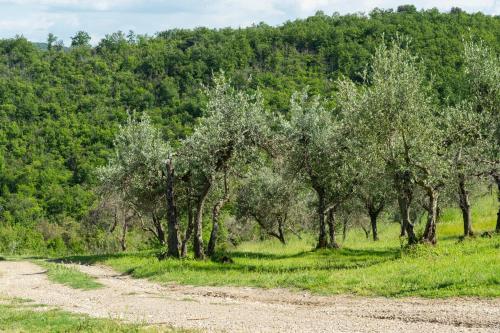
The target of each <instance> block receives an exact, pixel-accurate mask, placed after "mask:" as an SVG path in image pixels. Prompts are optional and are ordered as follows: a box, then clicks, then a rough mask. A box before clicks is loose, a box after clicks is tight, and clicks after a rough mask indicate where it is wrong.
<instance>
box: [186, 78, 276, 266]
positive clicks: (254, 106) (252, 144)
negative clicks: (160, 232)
mask: <svg viewBox="0 0 500 333" xmlns="http://www.w3.org/2000/svg"><path fill="white" fill-rule="evenodd" d="M206 94H207V97H208V102H207V104H206V106H205V108H204V117H203V118H202V119H201V120H200V122H199V123H198V124H197V125H196V126H195V128H194V132H193V134H192V135H191V136H189V137H188V138H187V139H185V140H184V141H183V143H182V147H181V149H180V153H179V155H180V158H181V160H182V163H183V168H184V169H185V170H188V171H187V172H189V174H190V179H191V183H192V186H193V188H194V189H195V192H196V194H195V198H196V199H195V201H196V203H195V208H194V211H195V214H194V223H193V224H194V225H193V227H194V228H193V231H194V239H193V247H194V255H195V257H196V258H197V259H202V258H204V257H205V251H204V245H203V238H202V228H203V225H202V222H203V211H204V206H205V202H206V199H207V197H208V195H209V193H210V191H211V189H212V188H213V186H214V184H215V182H216V181H217V179H221V178H224V177H220V175H221V174H224V173H227V172H229V171H230V170H231V169H232V168H233V167H234V166H235V165H238V163H239V162H240V161H241V160H244V159H251V158H252V156H253V154H252V151H253V150H255V148H256V147H258V146H259V145H260V144H261V143H262V141H263V140H265V139H266V138H267V137H268V135H267V134H266V133H265V132H266V128H267V126H266V115H265V112H264V107H263V101H262V96H261V95H260V93H259V92H257V93H246V92H242V91H237V90H235V89H234V88H233V87H232V86H231V85H230V83H229V82H228V81H227V80H226V79H225V78H224V76H223V75H219V76H217V77H215V78H214V85H213V87H211V88H207V89H206ZM227 186H230V184H227Z"/></svg>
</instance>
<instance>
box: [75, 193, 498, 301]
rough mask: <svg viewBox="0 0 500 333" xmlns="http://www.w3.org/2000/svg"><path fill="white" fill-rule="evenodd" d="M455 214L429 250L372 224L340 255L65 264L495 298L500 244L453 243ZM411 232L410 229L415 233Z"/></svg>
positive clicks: (299, 250) (489, 217)
mask: <svg viewBox="0 0 500 333" xmlns="http://www.w3.org/2000/svg"><path fill="white" fill-rule="evenodd" d="M495 212H496V201H495V198H494V197H493V196H488V197H484V198H482V199H480V200H478V201H477V204H476V206H474V208H473V217H474V230H475V231H476V234H478V235H479V234H480V233H481V232H482V231H486V230H489V231H491V230H493V229H494V225H495V217H496V216H495ZM460 221H461V220H460V214H459V211H458V210H457V209H448V210H446V212H445V213H444V214H443V216H442V220H441V222H440V224H439V226H438V234H439V242H438V245H437V246H435V247H432V246H426V245H420V246H417V247H415V248H413V249H410V250H408V249H404V248H403V247H402V246H401V245H402V244H403V240H400V239H399V237H398V235H399V225H398V224H394V223H393V224H389V223H388V224H382V225H380V228H379V229H380V238H381V240H380V241H379V242H373V241H371V240H367V239H366V238H365V236H364V234H363V233H362V232H360V231H356V230H353V231H351V232H350V233H349V234H348V238H347V239H346V241H345V242H344V244H342V249H340V250H321V251H313V250H311V249H312V248H313V246H314V242H315V240H314V238H312V237H304V238H303V239H302V240H298V239H297V238H291V239H290V242H289V244H288V245H287V246H282V245H281V244H280V243H278V242H275V241H265V242H258V243H254V242H252V243H244V244H242V245H240V246H239V247H237V248H235V249H233V250H231V251H230V252H229V255H230V256H231V258H232V259H233V260H234V263H232V264H224V263H216V262H212V261H208V260H207V261H194V260H190V259H185V260H180V261H179V260H164V261H159V260H157V259H156V257H155V256H154V255H153V254H151V253H135V254H114V255H108V256H80V257H72V258H68V259H69V260H74V261H79V262H86V263H95V262H99V263H104V264H106V265H109V266H111V267H113V268H115V269H116V270H118V271H120V272H126V273H129V274H131V275H132V276H133V277H137V278H148V279H151V280H154V281H159V282H176V283H182V284H193V285H234V286H256V287H264V288H271V287H286V288H291V289H300V290H308V291H311V292H314V293H319V294H327V295H331V294H339V293H349V294H357V295H370V296H372V295H380V296H391V297H401V296H423V297H451V296H481V297H499V296H500V274H499V272H500V237H499V236H497V235H495V236H493V237H492V238H482V237H475V238H473V239H467V240H465V241H459V236H460V235H461V233H462V225H461V222H460ZM422 227H423V225H419V226H418V228H422Z"/></svg>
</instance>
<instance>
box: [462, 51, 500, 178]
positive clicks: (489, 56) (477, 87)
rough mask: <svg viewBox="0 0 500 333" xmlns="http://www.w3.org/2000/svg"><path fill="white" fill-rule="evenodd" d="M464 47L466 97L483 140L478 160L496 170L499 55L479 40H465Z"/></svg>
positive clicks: (499, 160) (499, 169)
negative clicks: (477, 119) (478, 124)
mask: <svg viewBox="0 0 500 333" xmlns="http://www.w3.org/2000/svg"><path fill="white" fill-rule="evenodd" d="M464 46H465V48H464V60H465V73H466V77H467V80H468V83H469V87H470V93H471V96H470V98H469V100H470V103H472V107H473V109H474V111H476V112H477V113H478V114H479V115H480V117H481V118H482V122H481V125H482V128H481V135H482V139H484V142H485V143H486V146H485V148H486V149H485V151H484V153H485V154H484V157H483V159H482V160H483V161H484V162H486V163H487V164H489V166H490V169H493V172H496V173H500V56H499V55H498V54H496V53H495V52H494V51H493V50H491V49H489V48H488V47H486V46H485V45H483V43H474V42H466V43H465V44H464ZM495 170H496V171H495Z"/></svg>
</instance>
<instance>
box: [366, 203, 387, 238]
mask: <svg viewBox="0 0 500 333" xmlns="http://www.w3.org/2000/svg"><path fill="white" fill-rule="evenodd" d="M366 208H367V209H368V216H369V217H370V225H371V227H372V235H373V240H374V241H378V230H377V221H378V216H379V215H380V213H381V212H382V210H383V209H384V202H383V201H381V202H379V203H378V205H376V204H375V203H374V202H373V201H372V202H369V203H368V204H367V205H366ZM367 238H368V237H367Z"/></svg>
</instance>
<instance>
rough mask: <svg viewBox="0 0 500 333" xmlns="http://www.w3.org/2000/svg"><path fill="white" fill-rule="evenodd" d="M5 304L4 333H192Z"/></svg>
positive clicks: (0, 308) (0, 312) (0, 324)
mask: <svg viewBox="0 0 500 333" xmlns="http://www.w3.org/2000/svg"><path fill="white" fill-rule="evenodd" d="M2 300H3V299H2ZM5 300H6V301H5V302H1V303H0V331H1V332H42V333H44V332H79V333H80V332H92V333H94V332H95V333H97V332H188V331H186V330H179V329H172V328H169V327H160V326H157V327H155V326H143V325H133V324H125V323H121V322H119V321H115V320H110V319H95V318H90V317H88V316H85V315H80V314H72V313H69V312H64V311H59V310H50V311H44V310H43V309H41V308H40V307H39V305H37V304H33V305H30V304H28V302H29V301H26V302H19V301H17V300H15V299H14V300H13V299H5Z"/></svg>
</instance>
